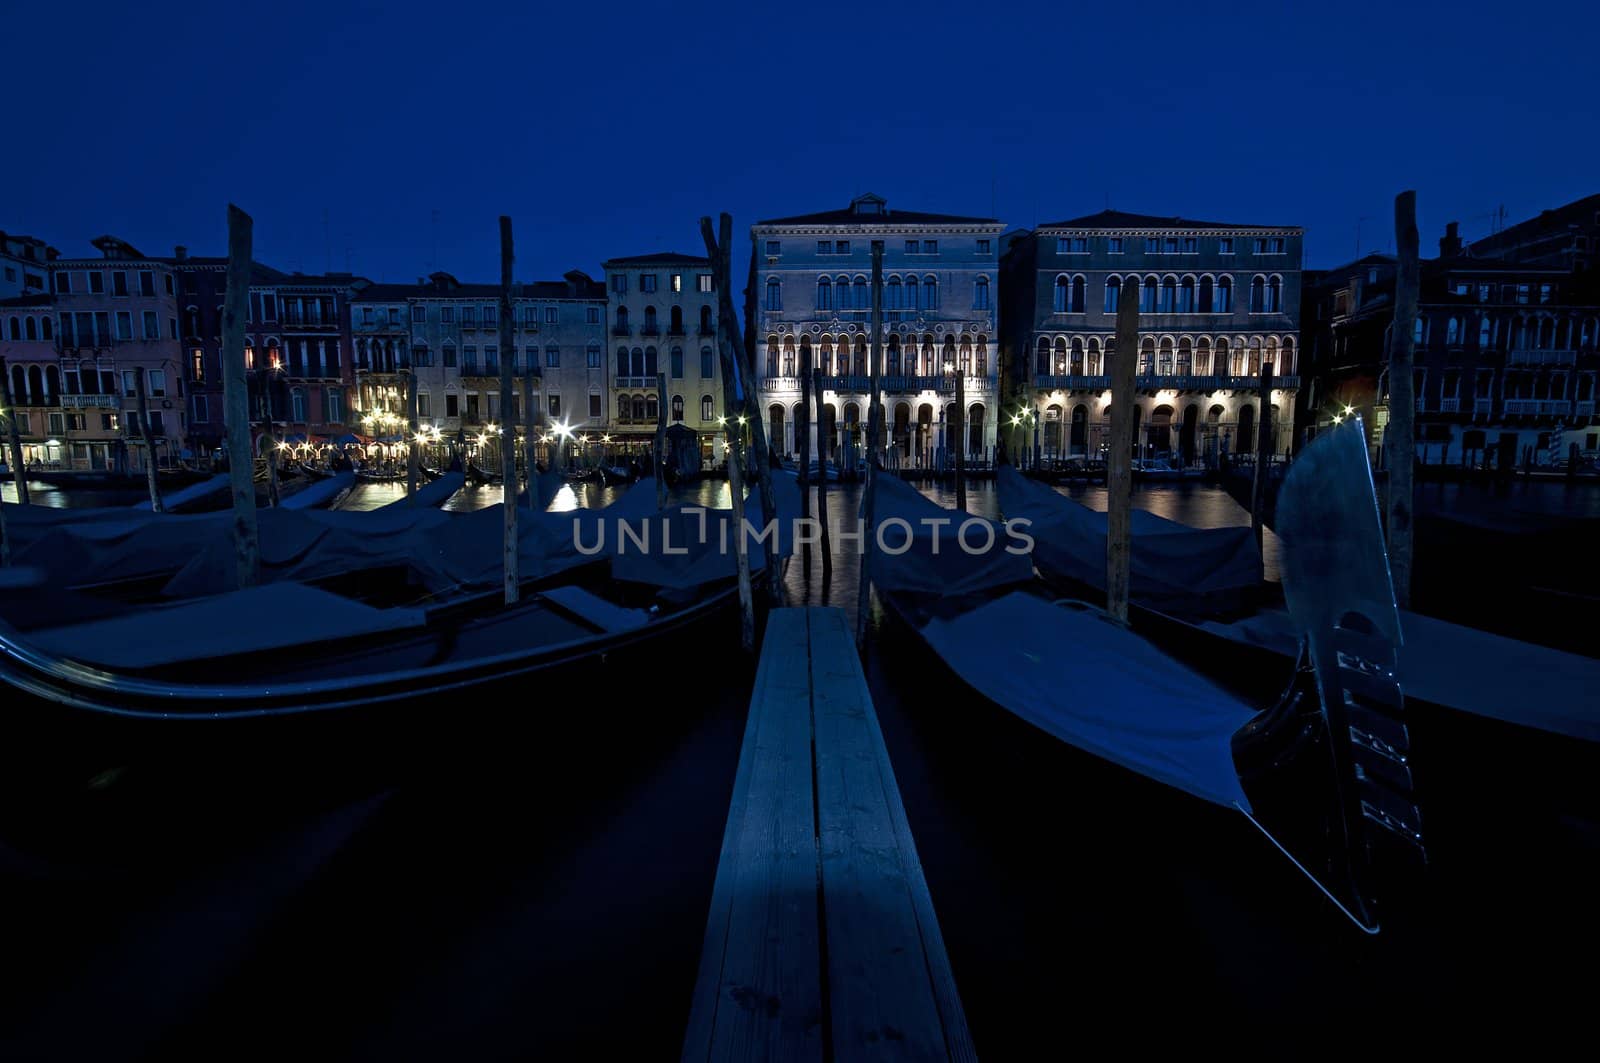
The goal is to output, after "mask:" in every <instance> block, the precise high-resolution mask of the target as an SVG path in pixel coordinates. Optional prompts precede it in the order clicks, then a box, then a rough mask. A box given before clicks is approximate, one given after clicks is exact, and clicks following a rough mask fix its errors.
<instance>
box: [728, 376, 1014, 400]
mask: <svg viewBox="0 0 1600 1063" xmlns="http://www.w3.org/2000/svg"><path fill="white" fill-rule="evenodd" d="M992 384H993V378H992V377H987V376H982V377H978V376H969V377H967V382H966V386H967V388H968V389H969V390H971V391H974V392H977V391H982V390H984V389H986V388H988V387H990V386H992ZM759 387H760V389H761V390H762V391H790V392H794V391H799V390H800V378H799V377H797V376H769V377H762V378H761V380H760V382H759ZM822 388H823V390H824V391H837V392H849V393H854V394H857V395H865V394H867V393H868V392H870V391H871V390H872V378H871V377H870V376H825V377H823V378H822ZM955 390H956V378H955V377H954V376H949V375H939V376H905V375H894V376H887V375H886V376H880V377H879V378H878V391H879V392H880V393H882V394H884V395H915V394H917V393H918V392H923V391H935V392H940V393H944V394H953V393H954V392H955Z"/></svg>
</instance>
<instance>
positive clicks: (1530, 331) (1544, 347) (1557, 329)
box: [1412, 314, 1600, 351]
mask: <svg viewBox="0 0 1600 1063" xmlns="http://www.w3.org/2000/svg"><path fill="white" fill-rule="evenodd" d="M1435 317H1436V315H1435V316H1430V315H1427V314H1418V315H1417V321H1416V325H1415V331H1414V332H1413V334H1412V338H1413V340H1414V341H1415V342H1416V343H1417V344H1418V345H1426V344H1429V343H1432V342H1434V341H1435V340H1436V339H1437V333H1436V331H1435ZM1502 323H1503V324H1504V326H1505V327H1504V329H1503V330H1502V328H1501V325H1502ZM1468 327H1469V326H1468V319H1467V318H1466V317H1464V316H1462V315H1458V314H1451V315H1449V316H1448V317H1446V318H1444V342H1445V345H1446V346H1447V347H1463V346H1466V344H1467V340H1468V338H1469V336H1468ZM1477 339H1478V344H1477V345H1478V349H1479V350H1494V349H1499V348H1502V347H1506V348H1509V349H1510V350H1531V351H1549V350H1590V349H1593V348H1594V347H1595V346H1596V344H1597V343H1600V318H1594V317H1585V318H1580V317H1577V316H1575V315H1574V316H1569V317H1557V316H1555V315H1553V314H1529V315H1519V316H1517V317H1513V318H1506V319H1504V320H1503V322H1502V319H1500V318H1496V317H1494V316H1493V315H1492V314H1480V315H1479V316H1478V321H1477Z"/></svg>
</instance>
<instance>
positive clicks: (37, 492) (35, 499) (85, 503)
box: [0, 480, 150, 509]
mask: <svg viewBox="0 0 1600 1063" xmlns="http://www.w3.org/2000/svg"><path fill="white" fill-rule="evenodd" d="M149 497H150V496H149V495H148V494H147V493H146V492H144V491H139V490H127V489H122V488H117V489H112V490H100V489H86V488H81V487H73V488H70V489H69V488H63V487H56V486H55V485H54V484H46V483H39V482H38V481H36V480H29V481H28V501H29V503H30V504H32V505H35V506H49V507H50V508H52V509H90V508H93V507H95V506H131V505H133V504H134V503H136V502H143V501H145V500H146V499H148V498H149ZM0 500H4V501H6V502H15V501H16V500H17V485H16V484H14V483H9V482H7V483H4V484H0Z"/></svg>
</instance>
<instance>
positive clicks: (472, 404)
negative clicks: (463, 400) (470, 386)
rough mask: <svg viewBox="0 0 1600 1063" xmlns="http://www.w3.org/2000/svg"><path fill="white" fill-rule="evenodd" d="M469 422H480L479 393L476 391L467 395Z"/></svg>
mask: <svg viewBox="0 0 1600 1063" xmlns="http://www.w3.org/2000/svg"><path fill="white" fill-rule="evenodd" d="M467 420H468V421H469V422H476V421H478V420H479V418H478V393H477V392H476V391H473V392H469V393H468V394H467Z"/></svg>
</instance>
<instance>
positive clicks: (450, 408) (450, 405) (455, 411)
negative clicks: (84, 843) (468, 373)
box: [444, 391, 461, 417]
mask: <svg viewBox="0 0 1600 1063" xmlns="http://www.w3.org/2000/svg"><path fill="white" fill-rule="evenodd" d="M444 415H445V416H446V417H459V416H461V396H460V395H457V394H456V393H455V392H453V391H452V392H449V393H448V394H446V395H445V397H444Z"/></svg>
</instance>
